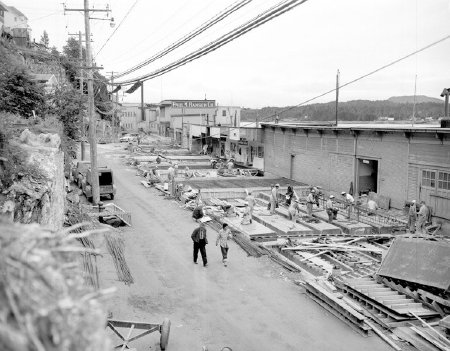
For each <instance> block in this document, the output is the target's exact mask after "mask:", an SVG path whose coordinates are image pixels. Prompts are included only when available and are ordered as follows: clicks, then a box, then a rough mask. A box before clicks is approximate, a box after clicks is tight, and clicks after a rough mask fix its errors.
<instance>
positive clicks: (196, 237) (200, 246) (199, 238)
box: [191, 222, 208, 267]
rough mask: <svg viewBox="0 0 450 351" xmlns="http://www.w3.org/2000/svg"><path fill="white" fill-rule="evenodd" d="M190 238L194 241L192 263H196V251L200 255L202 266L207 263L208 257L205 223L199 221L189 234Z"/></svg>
mask: <svg viewBox="0 0 450 351" xmlns="http://www.w3.org/2000/svg"><path fill="white" fill-rule="evenodd" d="M191 239H192V241H193V243H194V250H193V254H194V263H195V264H197V258H198V251H199V250H200V254H201V255H202V261H203V266H204V267H206V266H207V265H208V258H207V257H206V244H208V239H207V237H206V228H205V223H202V222H200V224H199V226H198V228H195V229H194V231H193V232H192V234H191Z"/></svg>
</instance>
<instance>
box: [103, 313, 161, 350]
mask: <svg viewBox="0 0 450 351" xmlns="http://www.w3.org/2000/svg"><path fill="white" fill-rule="evenodd" d="M107 327H108V328H110V329H111V330H112V331H113V332H114V333H115V334H116V335H117V336H118V337H119V338H120V340H121V341H122V343H121V344H119V345H117V346H115V347H114V348H115V349H120V350H121V351H123V350H125V349H129V348H130V347H129V343H130V342H132V341H134V340H137V339H140V338H142V337H144V336H145V335H147V334H150V333H153V332H156V331H159V332H160V334H161V336H160V340H159V345H160V347H161V350H165V349H166V347H167V344H168V343H169V333H170V320H169V319H168V318H165V319H164V321H163V322H162V323H161V324H153V323H142V322H129V321H119V320H115V319H108V323H107ZM121 329H122V330H123V329H128V332H127V334H126V336H124V335H123V334H122V333H121V332H120V330H121ZM135 329H137V330H140V331H141V333H139V334H137V335H135V336H132V333H133V331H134V330H135Z"/></svg>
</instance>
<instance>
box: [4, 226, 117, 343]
mask: <svg viewBox="0 0 450 351" xmlns="http://www.w3.org/2000/svg"><path fill="white" fill-rule="evenodd" d="M72 229H74V228H72V227H70V228H67V229H65V230H63V231H59V232H53V231H50V230H48V229H44V228H41V227H40V226H39V225H38V224H29V225H19V224H13V223H4V222H1V220H0V272H1V274H0V316H2V318H0V350H2V351H13V350H14V351H32V350H33V351H36V350H37V351H45V350H54V351H63V350H74V351H76V350H80V351H81V350H88V351H94V350H99V351H103V350H105V351H106V350H110V349H111V345H110V342H109V340H108V337H107V335H106V332H105V328H104V326H105V323H106V311H105V310H104V308H103V306H102V304H101V303H100V301H99V299H100V298H101V297H102V296H104V295H105V294H107V293H109V291H94V290H93V289H92V288H90V287H87V286H86V285H85V284H83V280H84V278H83V274H82V272H81V270H80V268H79V265H78V263H77V262H76V260H77V256H78V254H79V253H80V252H90V253H93V254H97V253H98V252H96V250H93V249H88V248H83V247H80V246H78V245H77V244H76V239H77V238H80V237H87V236H89V235H90V234H92V231H91V232H86V231H85V232H81V233H73V232H72ZM75 229H76V228H75Z"/></svg>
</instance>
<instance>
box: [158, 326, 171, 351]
mask: <svg viewBox="0 0 450 351" xmlns="http://www.w3.org/2000/svg"><path fill="white" fill-rule="evenodd" d="M159 332H160V333H161V338H160V339H159V346H160V348H161V350H165V349H166V347H167V344H168V343H169V333H170V320H169V318H164V320H163V322H162V324H161V326H160V327H159Z"/></svg>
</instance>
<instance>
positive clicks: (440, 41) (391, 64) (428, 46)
mask: <svg viewBox="0 0 450 351" xmlns="http://www.w3.org/2000/svg"><path fill="white" fill-rule="evenodd" d="M448 39H450V34H449V35H447V36H445V37H443V38H441V39H439V40H436V41H434V42H433V43H431V44H428V45H426V46H424V47H422V48H421V49H419V50H415V51H414V52H411V53H409V54H407V55H405V56H402V57H400V58H399V59H396V60H394V61H392V62H390V63H388V64H385V65H383V66H381V67H379V68H377V69H375V70H373V71H370V72H368V73H366V74H364V75H362V76H359V77H357V78H355V79H352V80H350V81H348V82H346V83H344V84H342V85H340V86H339V89H342V88H343V87H346V86H348V85H350V84H353V83H356V82H358V81H360V80H362V79H364V78H367V77H369V76H371V75H373V74H375V73H377V72H380V71H381V70H383V69H386V68H388V67H390V66H393V65H395V64H396V63H399V62H401V61H403V60H406V59H407V58H409V57H411V56H413V55H415V54H418V53H420V52H422V51H425V50H427V49H429V48H431V47H433V46H435V45H438V44H440V43H442V42H444V41H446V40H448ZM335 91H336V88H333V89H330V90H328V91H326V92H324V93H322V94H319V95H316V96H314V97H312V98H310V99H307V100H305V101H303V102H301V103H299V104H297V105H295V106H291V107H288V108H286V109H284V110H281V111H279V112H277V113H275V114H272V115H269V116H267V117H264V118H263V119H262V120H261V121H259V122H264V121H266V120H271V119H273V118H274V117H275V116H277V115H281V114H282V113H285V112H287V111H290V110H292V109H294V108H296V107H299V106H302V105H305V104H307V103H309V102H311V101H314V100H317V99H318V98H321V97H323V96H325V95H328V94H331V93H333V92H335ZM253 123H255V122H249V123H247V126H250V125H252V124H253ZM245 126H246V125H245V124H244V125H242V127H245ZM230 128H233V127H230ZM235 128H239V127H235ZM214 136H218V137H220V133H219V135H217V134H214ZM210 137H212V135H210V136H208V137H202V138H198V139H196V140H203V139H207V138H210Z"/></svg>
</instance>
